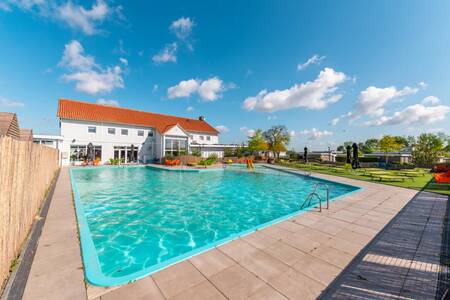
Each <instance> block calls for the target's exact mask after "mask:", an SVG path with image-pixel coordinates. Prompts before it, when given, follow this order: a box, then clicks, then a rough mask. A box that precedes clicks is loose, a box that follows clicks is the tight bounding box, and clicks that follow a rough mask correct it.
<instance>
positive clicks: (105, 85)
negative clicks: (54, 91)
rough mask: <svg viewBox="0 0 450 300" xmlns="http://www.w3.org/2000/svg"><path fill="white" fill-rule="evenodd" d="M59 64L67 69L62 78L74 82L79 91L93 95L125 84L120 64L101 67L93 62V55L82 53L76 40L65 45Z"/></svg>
mask: <svg viewBox="0 0 450 300" xmlns="http://www.w3.org/2000/svg"><path fill="white" fill-rule="evenodd" d="M59 66H60V67H63V68H65V69H66V70H67V71H68V73H66V74H64V75H63V76H62V79H63V80H65V81H67V82H71V81H73V82H75V88H76V90H78V91H80V92H84V93H88V94H91V95H95V94H98V93H107V92H111V91H112V90H113V89H115V88H123V87H124V86H125V85H124V82H123V78H122V69H121V68H120V66H118V65H117V66H114V67H107V68H106V69H104V68H102V67H101V66H99V65H97V64H96V63H95V59H94V57H92V56H89V55H86V54H85V53H84V48H83V46H82V45H81V44H80V42H78V41H76V40H73V41H71V42H70V43H68V44H66V45H65V47H64V53H63V57H62V58H61V61H60V62H59Z"/></svg>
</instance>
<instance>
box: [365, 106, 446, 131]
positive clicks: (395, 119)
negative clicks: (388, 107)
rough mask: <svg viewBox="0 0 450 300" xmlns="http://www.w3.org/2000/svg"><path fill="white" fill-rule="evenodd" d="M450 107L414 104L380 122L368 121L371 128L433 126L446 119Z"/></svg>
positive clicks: (383, 118)
mask: <svg viewBox="0 0 450 300" xmlns="http://www.w3.org/2000/svg"><path fill="white" fill-rule="evenodd" d="M449 112H450V107H449V106H445V105H437V106H424V105H423V104H414V105H410V106H408V107H406V108H404V109H403V110H401V111H397V112H395V113H394V114H393V115H391V116H382V117H380V118H379V119H378V120H373V121H368V122H366V123H365V124H366V125H371V126H383V125H399V124H407V125H408V124H431V123H435V122H437V121H442V120H444V119H445V116H446V114H447V113H449Z"/></svg>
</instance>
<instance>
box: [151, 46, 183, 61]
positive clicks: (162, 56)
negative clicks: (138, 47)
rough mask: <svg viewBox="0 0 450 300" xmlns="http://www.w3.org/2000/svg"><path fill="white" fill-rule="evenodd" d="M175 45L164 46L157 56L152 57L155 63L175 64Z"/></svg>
mask: <svg viewBox="0 0 450 300" xmlns="http://www.w3.org/2000/svg"><path fill="white" fill-rule="evenodd" d="M177 48H178V46H177V43H172V44H169V45H166V47H164V48H163V49H162V50H161V51H160V52H159V53H158V54H155V55H153V57H152V60H153V61H154V62H155V63H158V64H162V63H166V62H177Z"/></svg>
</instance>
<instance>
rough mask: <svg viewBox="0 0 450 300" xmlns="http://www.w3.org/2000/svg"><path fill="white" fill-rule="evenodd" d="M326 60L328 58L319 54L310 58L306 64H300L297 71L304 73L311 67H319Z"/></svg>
mask: <svg viewBox="0 0 450 300" xmlns="http://www.w3.org/2000/svg"><path fill="white" fill-rule="evenodd" d="M325 58H326V56H319V55H318V54H314V55H313V56H311V57H310V58H308V60H307V61H306V62H304V63H302V64H298V65H297V70H298V71H303V70H305V69H306V68H308V67H309V66H311V65H319V64H320V63H321V62H322V61H323V60H324V59H325Z"/></svg>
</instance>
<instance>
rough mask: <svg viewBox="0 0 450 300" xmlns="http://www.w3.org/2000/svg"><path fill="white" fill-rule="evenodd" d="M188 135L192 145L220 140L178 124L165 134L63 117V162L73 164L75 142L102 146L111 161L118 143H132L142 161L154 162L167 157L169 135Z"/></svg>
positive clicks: (220, 154)
mask: <svg viewBox="0 0 450 300" xmlns="http://www.w3.org/2000/svg"><path fill="white" fill-rule="evenodd" d="M89 126H95V127H96V132H95V133H89V132H88V127H89ZM108 128H115V130H116V132H115V134H109V133H108ZM121 129H128V135H122V134H121ZM139 130H143V131H144V136H138V131H139ZM149 131H153V137H149V136H148V132H149ZM186 134H187V135H189V139H188V143H189V144H191V143H192V141H196V142H197V143H199V144H204V145H213V144H218V143H219V136H218V135H217V134H216V135H214V134H206V133H199V132H185V131H184V130H182V129H181V128H179V127H178V126H175V127H173V128H171V129H170V130H169V131H168V132H166V134H165V135H161V134H160V133H159V132H158V131H156V130H155V129H154V128H151V127H144V126H132V125H119V124H111V123H100V122H87V121H77V120H66V119H62V120H61V136H62V138H63V140H62V142H61V147H60V150H61V161H62V164H63V165H69V164H70V146H71V145H87V144H89V143H92V144H93V145H94V146H101V147H102V158H101V163H105V162H108V161H109V159H110V158H113V157H114V146H131V145H134V146H135V147H138V159H139V160H140V161H144V162H151V161H153V160H154V159H161V158H162V157H164V140H165V138H164V137H165V136H167V137H186ZM191 136H193V138H191ZM200 136H203V140H201V139H200ZM207 136H209V137H210V138H209V140H208V139H207ZM202 152H203V151H202ZM208 152H209V151H208ZM210 153H216V154H217V155H218V156H219V157H221V156H223V151H220V150H219V151H217V149H211V151H210ZM202 154H203V153H202ZM204 155H205V157H208V156H209V154H207V153H206V152H205V154H204Z"/></svg>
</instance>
